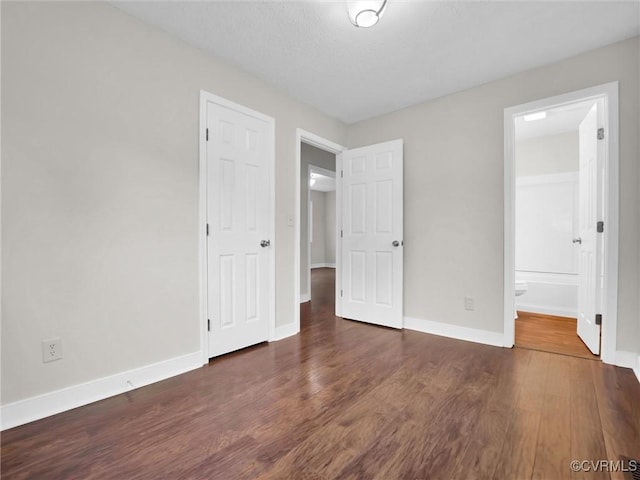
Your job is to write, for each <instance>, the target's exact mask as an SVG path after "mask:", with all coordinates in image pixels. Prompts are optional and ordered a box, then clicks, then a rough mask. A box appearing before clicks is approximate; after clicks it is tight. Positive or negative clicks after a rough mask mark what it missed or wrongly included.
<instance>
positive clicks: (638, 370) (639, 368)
mask: <svg viewBox="0 0 640 480" xmlns="http://www.w3.org/2000/svg"><path fill="white" fill-rule="evenodd" d="M633 373H635V374H636V378H637V379H638V382H640V355H638V360H637V361H636V366H635V367H633Z"/></svg>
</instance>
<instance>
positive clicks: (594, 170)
mask: <svg viewBox="0 0 640 480" xmlns="http://www.w3.org/2000/svg"><path fill="white" fill-rule="evenodd" d="M598 126H599V122H598V103H597V102H594V105H593V107H592V108H591V110H589V113H588V114H587V115H586V117H585V118H584V120H583V121H582V122H581V123H580V127H579V131H578V139H579V140H578V143H579V157H580V167H579V178H580V180H579V185H580V186H579V216H578V232H579V238H577V239H575V240H574V241H576V242H578V243H577V245H578V248H579V249H580V255H579V263H578V273H579V275H578V278H579V281H578V322H577V329H578V335H579V336H580V338H581V339H582V341H583V342H584V343H585V345H587V347H588V348H589V350H591V352H592V353H594V354H596V355H598V354H599V353H600V326H599V325H596V320H595V319H596V314H597V313H598V308H599V306H600V301H599V299H600V292H601V285H600V283H601V281H602V278H601V275H602V272H601V269H602V263H601V261H602V235H601V234H599V233H598V232H597V228H596V226H597V222H598V221H600V220H602V216H601V215H602V207H601V205H602V198H601V197H602V188H601V182H602V174H601V171H602V160H601V155H599V145H598V143H599V140H598V138H597V135H598Z"/></svg>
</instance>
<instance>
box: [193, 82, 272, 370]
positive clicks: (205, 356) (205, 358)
mask: <svg viewBox="0 0 640 480" xmlns="http://www.w3.org/2000/svg"><path fill="white" fill-rule="evenodd" d="M209 102H211V103H215V104H217V105H220V106H223V107H226V108H229V109H231V110H235V111H236V112H239V113H242V114H243V115H248V116H250V117H254V118H257V119H258V120H262V121H263V122H265V123H266V124H267V139H266V142H267V147H266V150H267V152H268V158H267V159H266V161H267V164H268V171H269V239H270V240H271V247H270V248H269V271H270V278H269V303H270V305H269V320H268V322H269V337H268V338H269V339H273V338H275V334H276V332H275V329H276V325H275V321H276V260H275V259H276V238H275V232H276V219H275V211H276V210H275V205H276V203H275V198H276V193H275V186H274V183H275V131H276V127H275V119H274V118H273V117H270V116H268V115H265V114H263V113H260V112H257V111H255V110H252V109H250V108H247V107H245V106H243V105H239V104H237V103H234V102H232V101H230V100H227V99H226V98H222V97H219V96H217V95H214V94H212V93H209V92H206V91H204V90H200V127H199V134H200V151H199V172H198V175H199V190H200V191H199V193H198V195H199V201H198V219H199V226H198V264H199V270H200V272H199V273H200V275H199V278H200V352H201V355H202V364H203V365H204V364H206V363H208V362H209V342H208V331H207V311H208V309H207V291H208V287H207V284H208V279H207V231H206V223H207V140H206V128H207V103H209Z"/></svg>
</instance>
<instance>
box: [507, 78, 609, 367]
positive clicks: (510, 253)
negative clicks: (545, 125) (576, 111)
mask: <svg viewBox="0 0 640 480" xmlns="http://www.w3.org/2000/svg"><path fill="white" fill-rule="evenodd" d="M589 99H594V100H596V99H603V100H604V109H605V112H604V119H605V135H606V137H605V138H606V142H607V144H606V149H605V159H604V165H605V167H604V175H605V182H604V185H605V192H604V196H603V201H604V212H605V218H604V222H605V228H604V233H603V235H604V239H603V240H604V257H605V258H604V266H605V272H604V292H603V294H602V316H603V320H602V348H601V351H600V358H601V360H602V361H603V362H605V363H610V364H614V363H615V361H616V345H617V338H616V332H617V324H618V228H619V226H618V225H619V201H618V192H619V173H618V168H619V157H618V155H619V145H618V131H619V130H618V82H611V83H606V84H603V85H598V86H595V87H591V88H585V89H583V90H577V91H575V92H570V93H565V94H562V95H557V96H554V97H549V98H544V99H541V100H536V101H534V102H529V103H525V104H522V105H516V106H513V107H509V108H505V109H504V346H505V347H509V348H510V347H513V345H514V343H515V319H514V315H513V312H514V310H515V123H514V122H515V117H517V116H521V115H524V114H528V113H534V112H536V111H540V110H546V109H550V108H553V107H558V106H561V105H565V104H568V103H575V102H579V101H581V100H589Z"/></svg>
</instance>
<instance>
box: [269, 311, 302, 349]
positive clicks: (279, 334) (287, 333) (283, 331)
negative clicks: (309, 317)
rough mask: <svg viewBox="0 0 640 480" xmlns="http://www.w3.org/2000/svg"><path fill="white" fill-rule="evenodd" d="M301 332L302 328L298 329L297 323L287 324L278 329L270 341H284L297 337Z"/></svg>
mask: <svg viewBox="0 0 640 480" xmlns="http://www.w3.org/2000/svg"><path fill="white" fill-rule="evenodd" d="M298 310H299V309H298ZM299 331H300V327H297V326H296V324H295V323H287V324H286V325H280V326H279V327H276V329H275V333H274V335H273V338H272V339H271V340H269V341H270V342H272V341H278V340H282V339H283V338H287V337H292V336H294V335H296V334H297V333H298V332H299Z"/></svg>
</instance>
